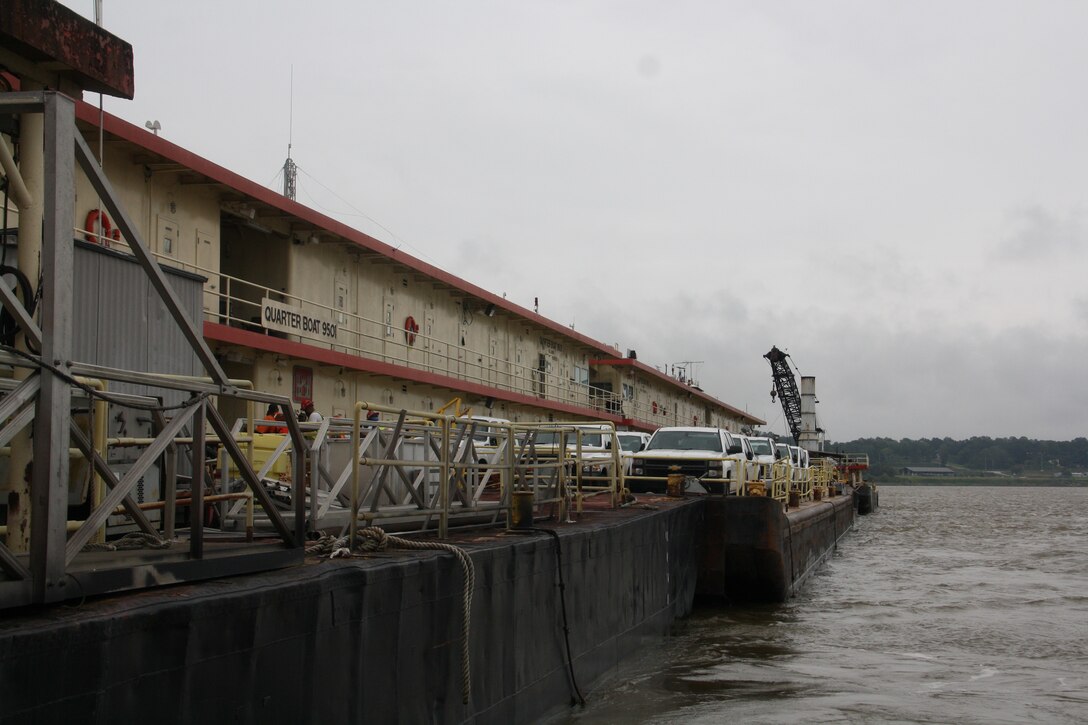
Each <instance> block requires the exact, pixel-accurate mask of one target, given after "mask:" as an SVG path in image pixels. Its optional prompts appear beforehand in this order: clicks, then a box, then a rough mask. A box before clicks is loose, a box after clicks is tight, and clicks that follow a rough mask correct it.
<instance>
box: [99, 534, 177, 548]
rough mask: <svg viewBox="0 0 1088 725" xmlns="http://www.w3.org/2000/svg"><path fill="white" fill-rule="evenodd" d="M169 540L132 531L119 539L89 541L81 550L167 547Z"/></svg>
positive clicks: (169, 543)
mask: <svg viewBox="0 0 1088 725" xmlns="http://www.w3.org/2000/svg"><path fill="white" fill-rule="evenodd" d="M170 546H171V542H170V541H169V540H168V539H163V538H160V537H158V536H155V535H154V534H145V533H144V532H142V531H133V532H132V533H130V534H125V535H124V536H122V537H121V538H120V539H117V540H115V541H111V542H109V543H106V544H97V543H94V542H91V543H90V544H87V545H86V546H84V547H83V551H131V550H133V549H169V548H170Z"/></svg>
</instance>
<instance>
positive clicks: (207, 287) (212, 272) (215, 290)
mask: <svg viewBox="0 0 1088 725" xmlns="http://www.w3.org/2000/svg"><path fill="white" fill-rule="evenodd" d="M193 259H195V260H196V269H197V272H198V273H199V274H202V275H204V276H205V277H207V278H208V281H207V282H205V283H204V313H205V315H206V319H209V320H214V319H216V318H215V317H213V316H212V315H218V314H219V282H220V280H219V275H218V274H217V272H218V271H219V260H218V259H216V254H215V245H214V244H213V243H212V235H210V234H208V233H207V232H202V231H200V230H199V229H197V230H196V251H195V253H194V254H193Z"/></svg>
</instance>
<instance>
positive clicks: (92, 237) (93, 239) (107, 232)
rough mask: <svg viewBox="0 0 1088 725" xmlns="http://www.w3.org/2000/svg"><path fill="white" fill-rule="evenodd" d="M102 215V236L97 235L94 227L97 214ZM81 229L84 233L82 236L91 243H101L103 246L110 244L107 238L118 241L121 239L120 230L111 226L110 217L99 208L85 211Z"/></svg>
mask: <svg viewBox="0 0 1088 725" xmlns="http://www.w3.org/2000/svg"><path fill="white" fill-rule="evenodd" d="M99 214H101V215H102V236H101V237H99V236H98V234H97V233H96V232H95V227H96V226H98V224H97V222H98V215H99ZM83 231H85V232H86V234H84V235H83V238H84V239H86V240H87V241H88V242H90V243H91V244H101V245H102V246H104V247H108V246H110V241H109V240H111V239H112V240H114V241H119V240H120V239H121V232H120V231H119V230H117V229H114V228H113V225H111V224H110V218H109V217H108V216H107V215H106V212H104V211H102V210H100V209H91V210H90V211H89V212H87V221H85V222H84V223H83Z"/></svg>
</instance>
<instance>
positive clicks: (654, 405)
mask: <svg viewBox="0 0 1088 725" xmlns="http://www.w3.org/2000/svg"><path fill="white" fill-rule="evenodd" d="M652 405H653V409H654V415H657V401H656V400H655V401H653V404H652Z"/></svg>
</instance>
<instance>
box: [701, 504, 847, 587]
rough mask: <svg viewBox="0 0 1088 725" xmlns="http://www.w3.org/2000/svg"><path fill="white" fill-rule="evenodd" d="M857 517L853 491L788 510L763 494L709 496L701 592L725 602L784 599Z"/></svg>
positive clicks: (832, 549)
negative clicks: (786, 511)
mask: <svg viewBox="0 0 1088 725" xmlns="http://www.w3.org/2000/svg"><path fill="white" fill-rule="evenodd" d="M853 522H854V503H853V500H852V498H851V497H850V496H836V497H833V498H830V499H826V500H824V501H816V502H811V503H806V504H804V505H802V506H801V507H800V508H797V509H794V510H792V511H789V512H788V513H785V512H783V511H782V504H780V503H779V502H777V501H775V500H774V499H770V498H764V497H760V496H743V497H736V496H733V497H728V498H708V499H706V527H705V529H704V534H705V535H704V540H703V550H702V557H701V562H700V567H699V582H698V585H697V589H696V592H697V594H698V595H699V596H700V597H702V598H707V599H711V600H723V601H726V602H784V601H786V600H787V599H788V598H789V597H791V596H793V595H794V594H796V593H797V591H798V590H799V589H800V588H801V586H803V585H804V582H805V580H806V579H808V577H809V576H811V575H812V574H813V573H814V572H815V571H816V569H817V567H818V566H819V565H820V564H821V563H822V562H823V560H824V559H825V558H826V557H827V556H828V555H830V553H831V552H832V551H834V549H835V546H836V544H837V543H838V540H839V539H840V538H841V537H842V536H843V535H844V534H845V533H846V532H847V531H849V529H850V527H851V526H852V525H853Z"/></svg>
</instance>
